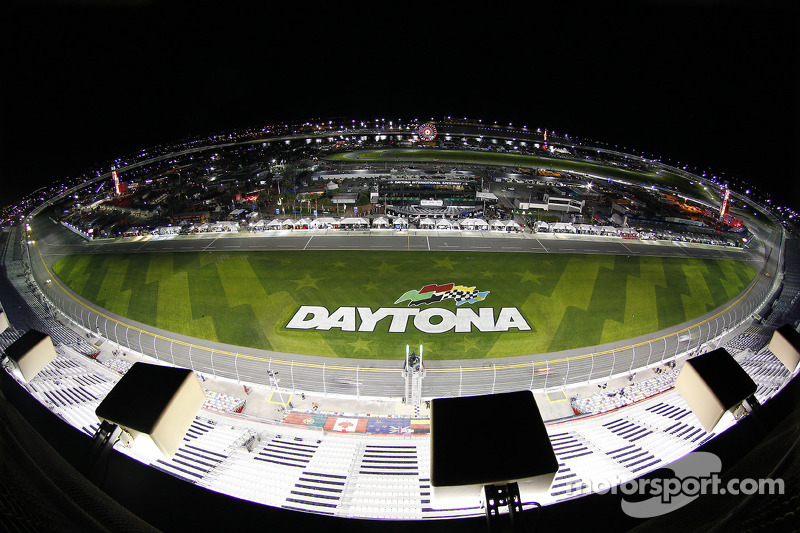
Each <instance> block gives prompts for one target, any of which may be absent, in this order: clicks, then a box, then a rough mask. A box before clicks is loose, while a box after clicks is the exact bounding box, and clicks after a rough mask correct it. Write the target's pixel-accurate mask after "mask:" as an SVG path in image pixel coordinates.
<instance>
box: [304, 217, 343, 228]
mask: <svg viewBox="0 0 800 533" xmlns="http://www.w3.org/2000/svg"><path fill="white" fill-rule="evenodd" d="M311 227H312V228H320V229H327V228H331V229H336V228H338V227H339V221H338V220H336V219H335V218H333V217H319V218H315V219H314V220H312V221H311Z"/></svg>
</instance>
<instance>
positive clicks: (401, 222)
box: [392, 217, 408, 229]
mask: <svg viewBox="0 0 800 533" xmlns="http://www.w3.org/2000/svg"><path fill="white" fill-rule="evenodd" d="M392 225H393V226H394V227H395V228H397V229H403V228H407V227H408V220H406V219H405V218H403V217H397V218H395V219H394V222H393V223H392Z"/></svg>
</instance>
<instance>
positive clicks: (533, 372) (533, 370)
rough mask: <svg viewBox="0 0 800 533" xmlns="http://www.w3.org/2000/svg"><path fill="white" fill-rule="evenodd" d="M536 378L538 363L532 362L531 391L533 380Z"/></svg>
mask: <svg viewBox="0 0 800 533" xmlns="http://www.w3.org/2000/svg"><path fill="white" fill-rule="evenodd" d="M534 377H536V363H534V362H533V361H531V386H530V387H528V388H529V389H530V390H533V378H534Z"/></svg>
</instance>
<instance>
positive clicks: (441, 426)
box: [430, 390, 558, 518]
mask: <svg viewBox="0 0 800 533" xmlns="http://www.w3.org/2000/svg"><path fill="white" fill-rule="evenodd" d="M430 416H431V438H430V443H431V444H430V446H431V487H432V491H431V492H432V493H431V497H432V502H431V503H432V504H433V505H434V506H435V507H438V508H444V507H448V506H454V505H455V506H459V507H467V506H473V505H475V504H476V503H478V502H481V501H482V500H483V499H484V498H489V497H491V495H492V494H495V495H496V494H506V495H507V497H508V498H509V499H515V500H516V499H517V498H516V497H514V496H515V495H518V498H520V499H519V500H518V503H519V504H520V506H519V508H518V510H520V509H521V506H522V505H524V503H525V502H529V503H534V502H535V501H536V500H537V499H538V498H539V497H541V496H542V495H543V494H546V493H547V491H548V490H549V489H550V485H551V484H552V482H553V478H554V477H555V475H556V472H557V471H558V460H557V459H556V456H555V452H554V451H553V447H552V445H551V443H550V437H549V436H548V435H547V429H546V427H545V425H544V421H543V420H542V415H541V413H540V412H539V408H538V407H537V405H536V400H535V399H534V397H533V393H532V392H531V391H529V390H525V391H519V392H506V393H500V394H488V395H482V396H462V397H456V398H434V399H433V400H431V415H430ZM480 421H484V422H485V423H486V424H491V427H490V428H481V426H480V424H481V422H480ZM502 487H505V489H503V488H502ZM484 505H485V509H486V512H487V518H490V517H489V513H490V510H491V509H492V508H493V506H492V505H491V503H490V502H489V501H484ZM537 505H538V504H537ZM509 511H510V512H513V508H512V507H509Z"/></svg>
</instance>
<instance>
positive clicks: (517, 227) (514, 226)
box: [506, 220, 522, 231]
mask: <svg viewBox="0 0 800 533" xmlns="http://www.w3.org/2000/svg"><path fill="white" fill-rule="evenodd" d="M506 229H507V230H508V231H519V230H521V229H522V226H520V225H519V224H518V223H517V222H514V221H513V220H509V221H508V222H506Z"/></svg>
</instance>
